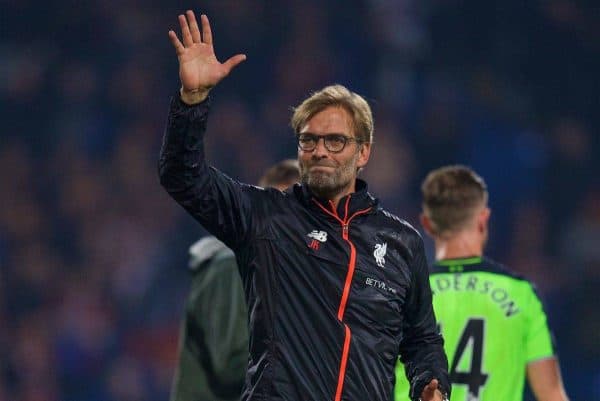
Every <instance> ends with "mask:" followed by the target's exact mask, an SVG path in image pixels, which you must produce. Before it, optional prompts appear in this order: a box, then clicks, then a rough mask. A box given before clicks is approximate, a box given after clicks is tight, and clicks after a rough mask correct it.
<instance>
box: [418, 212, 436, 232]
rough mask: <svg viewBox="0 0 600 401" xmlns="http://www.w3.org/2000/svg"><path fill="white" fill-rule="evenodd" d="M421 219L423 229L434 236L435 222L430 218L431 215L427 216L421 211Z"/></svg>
mask: <svg viewBox="0 0 600 401" xmlns="http://www.w3.org/2000/svg"><path fill="white" fill-rule="evenodd" d="M419 220H420V221H421V225H422V226H423V229H424V230H425V232H426V233H427V235H429V236H430V237H434V236H435V229H434V228H433V222H432V221H431V220H430V219H429V217H427V215H426V214H425V213H421V214H420V215H419Z"/></svg>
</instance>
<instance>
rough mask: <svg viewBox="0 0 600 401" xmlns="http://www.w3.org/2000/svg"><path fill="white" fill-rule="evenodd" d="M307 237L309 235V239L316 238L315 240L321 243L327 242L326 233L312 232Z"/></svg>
mask: <svg viewBox="0 0 600 401" xmlns="http://www.w3.org/2000/svg"><path fill="white" fill-rule="evenodd" d="M306 235H308V237H309V238H314V239H315V240H317V241H319V242H325V241H327V233H326V232H325V231H317V230H312V231H311V232H309V233H308V234H306Z"/></svg>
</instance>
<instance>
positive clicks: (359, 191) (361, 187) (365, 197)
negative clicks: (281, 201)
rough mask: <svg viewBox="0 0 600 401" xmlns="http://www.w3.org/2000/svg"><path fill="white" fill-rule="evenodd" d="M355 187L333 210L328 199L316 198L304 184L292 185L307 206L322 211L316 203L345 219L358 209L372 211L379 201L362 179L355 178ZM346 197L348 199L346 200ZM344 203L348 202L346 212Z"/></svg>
mask: <svg viewBox="0 0 600 401" xmlns="http://www.w3.org/2000/svg"><path fill="white" fill-rule="evenodd" d="M355 188H356V191H355V192H353V193H351V194H349V195H346V196H344V197H343V198H342V199H340V202H339V203H338V206H337V211H335V212H334V211H333V210H332V204H331V202H330V201H329V200H328V199H322V198H318V197H317V196H316V195H315V194H314V193H313V192H312V191H311V190H310V188H309V187H308V186H307V185H305V184H296V185H295V186H294V193H295V194H296V196H298V197H299V198H300V199H301V201H302V202H303V203H304V204H305V205H306V206H307V207H308V208H310V209H312V210H319V211H321V212H323V209H322V208H321V207H319V205H317V203H318V204H320V205H321V206H323V207H324V208H325V209H327V210H329V211H331V212H334V213H337V215H338V216H339V217H340V218H341V219H345V218H347V217H350V216H351V215H352V214H354V213H356V212H358V211H360V210H365V209H369V208H371V213H372V212H374V211H375V209H376V208H377V205H378V203H379V201H378V199H377V198H375V197H374V196H373V195H371V194H370V193H369V188H368V185H367V183H366V182H365V181H364V180H361V179H360V178H357V179H356V184H355ZM348 198H350V199H349V200H348ZM346 204H348V211H347V212H346ZM323 213H324V212H323Z"/></svg>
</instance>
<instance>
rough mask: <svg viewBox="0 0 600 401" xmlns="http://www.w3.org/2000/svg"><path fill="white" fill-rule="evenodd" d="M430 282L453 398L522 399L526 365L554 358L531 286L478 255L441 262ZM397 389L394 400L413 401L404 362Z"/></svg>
mask: <svg viewBox="0 0 600 401" xmlns="http://www.w3.org/2000/svg"><path fill="white" fill-rule="evenodd" d="M429 282H430V284H431V290H432V294H433V308H434V311H435V314H436V318H437V321H438V325H439V328H440V330H441V333H442V335H443V337H444V341H445V344H444V349H445V351H446V355H447V356H448V365H449V373H450V380H451V382H452V395H451V398H450V400H451V401H475V400H477V401H498V400H502V401H517V400H522V399H523V386H524V383H525V376H526V365H527V364H528V363H529V362H532V361H535V360H539V359H543V358H548V357H551V356H553V355H554V347H553V343H552V340H551V335H550V331H549V329H548V324H547V322H546V314H545V312H544V309H543V307H542V303H541V301H540V299H539V297H538V296H537V295H536V293H535V291H534V288H533V286H532V285H531V283H530V282H528V281H527V280H525V279H523V278H521V277H518V276H516V275H514V274H512V273H510V272H509V271H508V270H506V269H505V268H504V267H503V266H501V265H499V264H497V263H495V262H494V261H492V260H490V259H487V258H479V257H473V258H467V259H447V260H442V261H439V262H437V263H436V264H435V265H434V266H433V267H432V270H431V272H430V277H429ZM394 391H395V400H396V401H406V400H409V397H408V392H409V384H408V381H407V379H406V376H405V374H404V366H403V365H402V363H400V362H399V363H398V366H397V368H396V387H395V390H394Z"/></svg>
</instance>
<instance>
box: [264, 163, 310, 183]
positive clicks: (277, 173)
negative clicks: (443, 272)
mask: <svg viewBox="0 0 600 401" xmlns="http://www.w3.org/2000/svg"><path fill="white" fill-rule="evenodd" d="M299 179H300V167H299V166H298V161H297V160H293V159H286V160H283V161H280V162H279V163H277V164H275V165H273V166H271V167H269V168H268V169H267V171H265V173H264V174H263V176H262V177H261V178H260V180H259V181H258V185H259V186H261V187H288V186H290V185H292V184H294V183H295V182H298V180H299Z"/></svg>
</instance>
